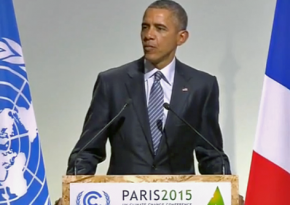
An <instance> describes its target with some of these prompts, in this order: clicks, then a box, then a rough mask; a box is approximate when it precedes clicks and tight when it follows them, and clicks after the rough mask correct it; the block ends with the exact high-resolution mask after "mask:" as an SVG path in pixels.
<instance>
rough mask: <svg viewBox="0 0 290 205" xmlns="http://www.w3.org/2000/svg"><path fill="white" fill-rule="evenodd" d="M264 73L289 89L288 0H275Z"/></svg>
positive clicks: (289, 13) (289, 6) (289, 30)
mask: <svg viewBox="0 0 290 205" xmlns="http://www.w3.org/2000/svg"><path fill="white" fill-rule="evenodd" d="M266 75H267V76H268V77H270V78H272V79H273V80H275V81H277V82H278V83H280V84H282V85H283V86H285V87H286V88H288V89H290V0H277V4H276V11H275V17H274V23H273V28H272V36H271V42H270V48H269V54H268V61H267V67H266Z"/></svg>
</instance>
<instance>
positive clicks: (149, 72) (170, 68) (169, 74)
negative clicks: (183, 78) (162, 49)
mask: <svg viewBox="0 0 290 205" xmlns="http://www.w3.org/2000/svg"><path fill="white" fill-rule="evenodd" d="M175 62H176V60H175V58H173V60H172V61H171V62H170V63H169V64H168V65H167V66H165V67H164V68H162V69H161V70H160V71H161V72H162V74H163V75H164V77H165V78H166V80H165V82H167V83H168V84H169V85H172V84H173V80H174V73H175ZM144 64H145V76H144V77H145V81H146V80H148V79H149V78H151V77H153V75H154V74H155V73H156V72H157V71H159V69H157V68H154V66H153V65H152V64H151V63H150V62H149V61H146V60H145V61H144Z"/></svg>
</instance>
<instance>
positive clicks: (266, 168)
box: [245, 152, 290, 205]
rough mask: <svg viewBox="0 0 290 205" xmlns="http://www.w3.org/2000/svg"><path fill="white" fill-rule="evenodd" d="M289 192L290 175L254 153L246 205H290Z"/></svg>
mask: <svg viewBox="0 0 290 205" xmlns="http://www.w3.org/2000/svg"><path fill="white" fill-rule="evenodd" d="M281 157H289V156H281ZM289 190H290V174H289V173H288V172H286V171H285V170H284V169H282V168H280V167H279V166H277V165H276V164H274V163H273V162H271V161H269V160H267V159H266V158H264V157H262V156H261V155H259V154H258V153H256V152H253V157H252V164H251V170H250V176H249V183H248V188H247V194H246V200H245V205H273V204H277V205H278V204H290V192H289Z"/></svg>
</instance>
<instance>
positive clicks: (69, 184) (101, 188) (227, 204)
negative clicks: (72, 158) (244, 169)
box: [62, 175, 239, 205]
mask: <svg viewBox="0 0 290 205" xmlns="http://www.w3.org/2000/svg"><path fill="white" fill-rule="evenodd" d="M238 187H239V184H238V177H237V176H235V175H122V176H119V175H94V176H88V175H86V176H83V175H77V176H63V180H62V199H63V203H64V205H91V204H98V205H196V204H198V205H238V204H239V190H238Z"/></svg>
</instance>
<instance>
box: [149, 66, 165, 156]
mask: <svg viewBox="0 0 290 205" xmlns="http://www.w3.org/2000/svg"><path fill="white" fill-rule="evenodd" d="M154 75H155V79H154V83H153V85H152V87H151V92H150V97H149V105H148V116H149V122H150V129H151V136H152V142H153V149H154V152H155V154H156V152H157V149H158V145H159V142H160V139H161V136H162V120H163V103H164V93H163V89H162V87H161V84H160V80H161V78H162V77H163V74H162V73H161V72H160V71H157V72H156V73H155V74H154Z"/></svg>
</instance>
